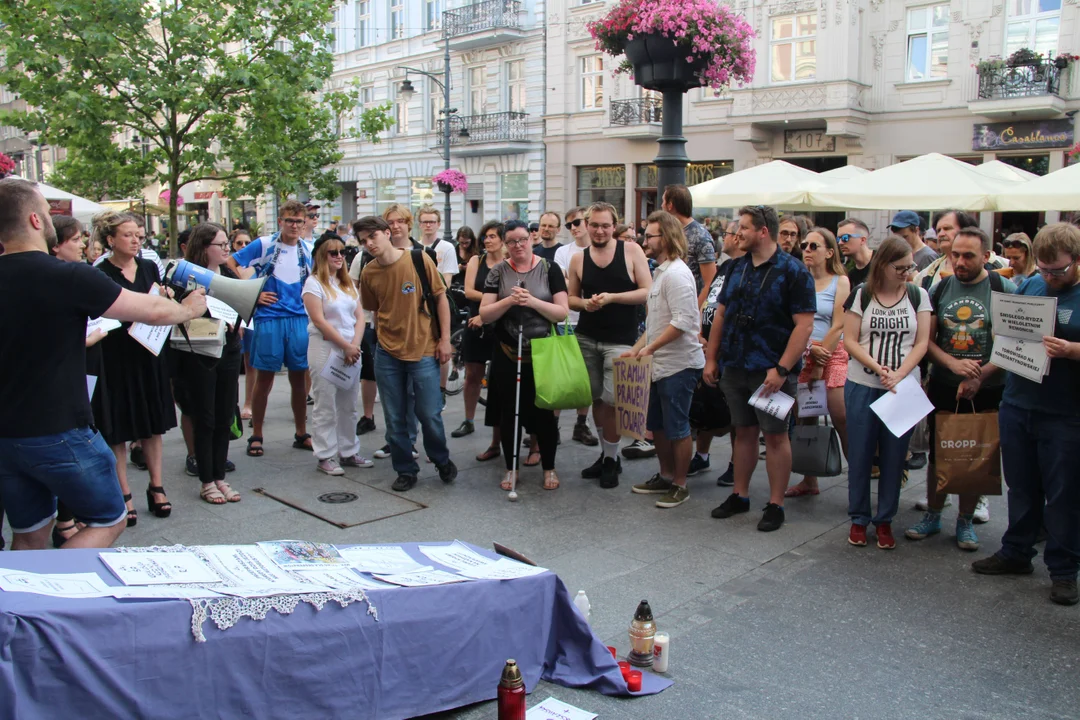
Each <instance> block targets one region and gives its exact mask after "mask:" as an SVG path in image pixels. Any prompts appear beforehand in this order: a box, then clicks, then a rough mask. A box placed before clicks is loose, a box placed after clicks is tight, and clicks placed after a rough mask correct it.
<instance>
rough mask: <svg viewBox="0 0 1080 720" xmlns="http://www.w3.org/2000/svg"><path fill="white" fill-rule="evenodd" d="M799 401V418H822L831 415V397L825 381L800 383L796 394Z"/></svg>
mask: <svg viewBox="0 0 1080 720" xmlns="http://www.w3.org/2000/svg"><path fill="white" fill-rule="evenodd" d="M795 394H796V396H797V398H798V401H799V417H801V418H807V417H821V416H822V415H828V414H829V396H828V390H827V388H826V387H825V381H824V380H815V381H814V382H813V383H812V384H811V383H799V385H798V390H797V392H796V393H795Z"/></svg>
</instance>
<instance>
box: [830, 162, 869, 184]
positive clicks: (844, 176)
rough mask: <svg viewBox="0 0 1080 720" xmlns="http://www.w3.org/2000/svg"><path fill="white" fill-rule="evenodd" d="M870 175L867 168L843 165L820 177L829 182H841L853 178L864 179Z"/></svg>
mask: <svg viewBox="0 0 1080 720" xmlns="http://www.w3.org/2000/svg"><path fill="white" fill-rule="evenodd" d="M869 174H870V171H869V170H867V169H866V168H861V167H859V166H858V165H841V166H840V167H838V168H833V169H832V170H826V171H825V172H823V173H821V174H820V175H819V176H818V177H820V178H821V179H822V180H826V181H828V182H839V181H841V180H850V179H851V178H857V177H862V176H863V175H869Z"/></svg>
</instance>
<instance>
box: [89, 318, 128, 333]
mask: <svg viewBox="0 0 1080 720" xmlns="http://www.w3.org/2000/svg"><path fill="white" fill-rule="evenodd" d="M118 327H120V321H119V320H113V319H111V318H106V317H99V318H92V319H90V320H87V321H86V337H90V335H91V334H92V333H93V332H94V331H95V330H100V331H101V332H103V333H107V332H110V331H111V330H115V329H116V328H118Z"/></svg>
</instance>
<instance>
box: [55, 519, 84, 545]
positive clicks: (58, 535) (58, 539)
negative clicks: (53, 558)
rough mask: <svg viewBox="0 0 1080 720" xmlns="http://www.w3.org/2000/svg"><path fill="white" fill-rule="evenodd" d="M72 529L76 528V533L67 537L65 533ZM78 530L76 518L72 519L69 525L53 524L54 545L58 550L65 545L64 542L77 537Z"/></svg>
mask: <svg viewBox="0 0 1080 720" xmlns="http://www.w3.org/2000/svg"><path fill="white" fill-rule="evenodd" d="M71 530H74V531H75V533H74V534H72V535H68V536H66V537H65V535H64V533H66V532H69V531H71ZM78 531H79V528H78V526H76V525H75V521H74V520H72V521H71V522H70V524H68V526H67V527H60V526H59V525H53V529H52V544H53V547H54V548H56V549H57V550H59V549H60V546H61V545H63V544H64V543H66V542H67V541H68V540H70V539H71V538H73V537H75V535H76V534H78Z"/></svg>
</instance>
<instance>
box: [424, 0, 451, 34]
mask: <svg viewBox="0 0 1080 720" xmlns="http://www.w3.org/2000/svg"><path fill="white" fill-rule="evenodd" d="M445 4H446V3H445V2H444V0H424V28H425V29H427V30H438V29H439V28H441V27H442V14H443V10H444V9H445V8H444V5H445Z"/></svg>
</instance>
